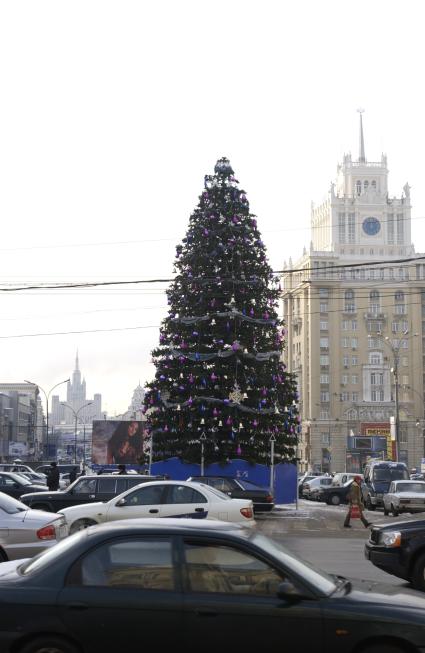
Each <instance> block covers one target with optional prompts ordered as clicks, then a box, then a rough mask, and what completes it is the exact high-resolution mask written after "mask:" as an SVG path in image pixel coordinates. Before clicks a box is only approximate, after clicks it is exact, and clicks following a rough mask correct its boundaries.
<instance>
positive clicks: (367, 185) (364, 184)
mask: <svg viewBox="0 0 425 653" xmlns="http://www.w3.org/2000/svg"><path fill="white" fill-rule="evenodd" d="M363 188H364V191H365V192H366V191H367V189H368V188H369V182H368V181H367V180H366V181H364V182H363Z"/></svg>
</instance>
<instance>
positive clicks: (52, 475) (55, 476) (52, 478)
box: [47, 461, 59, 491]
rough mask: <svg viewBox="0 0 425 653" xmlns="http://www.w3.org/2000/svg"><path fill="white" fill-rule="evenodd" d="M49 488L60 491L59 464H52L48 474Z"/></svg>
mask: <svg viewBox="0 0 425 653" xmlns="http://www.w3.org/2000/svg"><path fill="white" fill-rule="evenodd" d="M47 487H48V488H49V490H52V491H54V490H59V470H58V467H57V463H55V462H54V461H53V462H52V463H50V470H49V472H48V474H47Z"/></svg>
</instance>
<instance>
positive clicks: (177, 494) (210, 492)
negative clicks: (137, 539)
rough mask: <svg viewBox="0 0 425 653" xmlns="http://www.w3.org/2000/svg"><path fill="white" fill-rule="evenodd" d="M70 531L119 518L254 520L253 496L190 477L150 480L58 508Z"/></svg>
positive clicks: (241, 521)
mask: <svg viewBox="0 0 425 653" xmlns="http://www.w3.org/2000/svg"><path fill="white" fill-rule="evenodd" d="M59 512H60V514H62V515H64V517H65V519H66V522H67V525H68V529H69V533H70V534H72V533H75V532H76V531H78V530H82V529H83V528H87V527H88V526H92V525H93V524H101V523H103V522H108V521H115V520H117V519H132V518H137V517H192V518H194V519H220V520H221V521H229V522H237V523H242V524H245V525H250V524H253V523H254V509H253V504H252V501H251V500H248V499H231V498H230V497H229V496H228V495H227V494H223V492H220V491H219V490H216V489H215V488H213V487H209V486H208V485H204V484H203V483H191V482H189V481H151V482H149V483H142V484H140V485H136V486H135V487H132V488H131V489H130V490H126V491H125V492H123V493H122V494H119V495H118V496H116V497H114V498H113V499H111V500H110V501H106V502H105V503H102V502H97V503H85V504H82V505H78V506H70V507H69V508H63V510H60V511H59Z"/></svg>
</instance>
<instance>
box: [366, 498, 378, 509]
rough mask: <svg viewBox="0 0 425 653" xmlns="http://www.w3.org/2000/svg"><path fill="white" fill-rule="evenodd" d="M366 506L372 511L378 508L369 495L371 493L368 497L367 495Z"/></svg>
mask: <svg viewBox="0 0 425 653" xmlns="http://www.w3.org/2000/svg"><path fill="white" fill-rule="evenodd" d="M366 508H367V509H368V510H372V511H373V510H375V509H376V506H374V505H373V503H372V501H371V500H370V496H369V495H368V497H367V499H366Z"/></svg>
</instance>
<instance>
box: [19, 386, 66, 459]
mask: <svg viewBox="0 0 425 653" xmlns="http://www.w3.org/2000/svg"><path fill="white" fill-rule="evenodd" d="M68 381H69V379H65V381H59V383H56V385H54V386H53V388H50V390H49V391H48V392H46V391H45V390H43V388H42V387H41V385H39V384H38V383H34V382H33V381H27V380H26V379H24V382H25V383H30V384H31V385H35V386H37V388H38V389H39V390H41V391H42V393H43V394H44V396H45V398H46V454H47V458H48V457H49V397H50V394H51V393H52V392H53V390H54V389H55V388H57V387H58V385H62V383H68Z"/></svg>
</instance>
